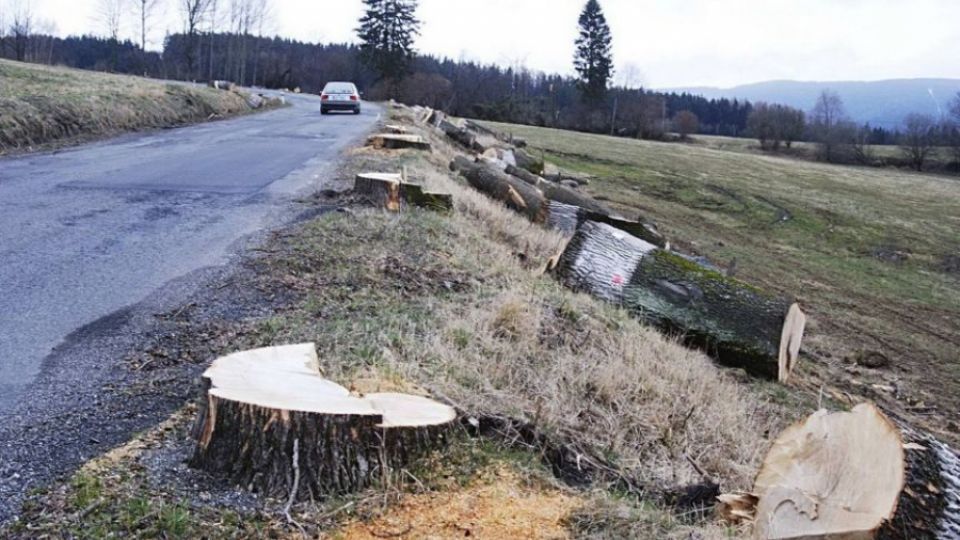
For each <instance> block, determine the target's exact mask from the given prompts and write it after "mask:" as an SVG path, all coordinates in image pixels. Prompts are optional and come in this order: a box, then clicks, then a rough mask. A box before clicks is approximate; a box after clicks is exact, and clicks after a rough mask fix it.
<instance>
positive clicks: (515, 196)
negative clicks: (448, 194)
mask: <svg viewBox="0 0 960 540" xmlns="http://www.w3.org/2000/svg"><path fill="white" fill-rule="evenodd" d="M450 170H452V171H457V172H459V173H460V174H461V175H462V176H463V177H464V178H466V179H467V182H468V183H469V184H470V185H471V186H472V187H473V188H474V189H476V190H477V191H479V192H481V193H484V194H486V195H487V196H489V197H491V198H493V199H496V200H498V201H500V202H502V203H504V204H506V205H507V207H509V208H511V209H513V210H516V211H517V212H520V213H522V214H524V215H525V216H527V218H528V219H529V220H530V221H533V222H534V223H544V222H545V220H546V217H547V199H546V197H544V196H543V193H542V192H541V191H540V190H538V189H537V188H535V187H533V186H531V185H529V184H527V183H526V182H524V181H522V180H520V179H518V178H515V177H513V176H510V175H509V174H506V173H504V172H502V171H499V170H497V169H496V168H494V167H491V166H489V165H487V164H485V163H476V162H473V161H470V160H469V159H467V158H465V157H463V156H457V157H456V158H455V159H454V160H453V161H452V162H451V163H450Z"/></svg>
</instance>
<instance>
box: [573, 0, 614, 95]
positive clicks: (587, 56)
mask: <svg viewBox="0 0 960 540" xmlns="http://www.w3.org/2000/svg"><path fill="white" fill-rule="evenodd" d="M612 42H613V37H612V36H611V34H610V26H609V25H607V18H606V17H605V16H604V15H603V10H602V9H601V8H600V3H599V2H598V1H597V0H587V5H586V6H584V8H583V13H581V14H580V37H578V38H577V53H576V57H575V58H574V61H573V63H574V67H576V69H577V73H579V74H580V91H581V92H582V93H583V97H584V99H585V100H586V101H588V102H593V103H596V102H598V101H600V100H602V99H603V97H604V96H605V95H606V93H607V83H608V82H609V81H610V78H611V77H612V76H613V54H612V52H611V43H612Z"/></svg>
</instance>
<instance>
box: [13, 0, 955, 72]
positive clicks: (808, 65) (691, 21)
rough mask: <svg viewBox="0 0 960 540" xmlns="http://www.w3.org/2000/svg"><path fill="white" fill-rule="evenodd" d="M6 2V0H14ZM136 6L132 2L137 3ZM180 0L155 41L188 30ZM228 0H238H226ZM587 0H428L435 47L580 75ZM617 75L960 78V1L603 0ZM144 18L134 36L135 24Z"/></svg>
mask: <svg viewBox="0 0 960 540" xmlns="http://www.w3.org/2000/svg"><path fill="white" fill-rule="evenodd" d="M3 1H4V0H0V2H3ZM7 1H21V2H23V1H29V2H31V3H32V4H33V9H34V11H35V12H36V13H37V15H38V17H39V18H41V19H45V20H47V21H51V22H53V23H54V24H55V25H56V29H57V32H58V33H59V34H61V35H62V34H76V33H103V28H102V26H103V25H102V24H100V22H99V20H98V17H97V16H96V13H97V5H98V3H99V2H100V1H102V0H7ZM126 1H127V2H130V1H131V0H126ZM161 1H163V2H166V3H167V4H169V7H168V8H167V10H166V11H167V12H166V14H165V15H164V17H163V18H162V20H161V21H160V22H158V25H157V32H156V33H155V35H154V36H153V37H152V41H153V43H154V45H153V46H154V47H157V46H159V44H160V42H161V41H162V38H163V34H164V32H165V31H168V30H169V31H176V30H177V29H178V28H179V22H178V21H179V14H178V12H177V8H176V6H177V5H178V4H179V2H180V1H181V0H161ZM219 1H220V2H221V4H224V3H226V2H228V1H229V0H219ZM271 1H272V3H273V20H272V24H271V27H272V30H273V32H274V33H279V34H281V35H284V36H289V37H293V38H297V39H301V40H308V41H318V40H321V41H326V42H330V41H335V42H344V41H352V40H353V39H354V34H353V29H354V27H355V26H356V20H357V18H358V17H359V15H360V13H361V10H362V5H361V1H360V0H271ZM583 4H584V0H421V1H420V10H419V15H420V18H421V19H422V20H423V32H422V35H421V36H420V38H419V40H418V41H417V46H418V48H419V50H421V51H422V52H425V53H431V54H436V55H444V56H449V57H453V58H465V59H472V60H480V61H484V62H496V63H500V64H518V63H520V64H523V65H525V66H526V67H528V68H530V69H534V70H541V71H548V72H560V73H569V72H570V71H571V69H572V68H571V59H572V55H573V40H574V38H575V37H576V32H577V27H576V22H577V16H578V15H579V12H580V10H581V9H582V7H583ZM601 5H602V6H603V8H604V10H605V12H606V14H607V18H608V20H609V22H610V26H611V28H612V30H613V36H614V56H615V62H616V65H617V66H618V68H619V75H618V80H620V81H621V82H623V77H626V78H628V79H630V80H629V81H626V82H631V83H642V84H644V85H645V86H650V87H659V88H663V87H676V86H721V87H728V86H733V85H737V84H742V83H749V82H758V81H764V80H770V79H796V80H816V81H829V80H876V79H888V78H910V77H951V78H960V60H958V58H960V25H958V21H960V0H601ZM132 19H133V18H132V17H130V18H129V20H128V21H127V25H126V28H125V32H124V33H125V34H127V35H130V36H132V35H133V33H134V30H135V27H134V24H133V20H132Z"/></svg>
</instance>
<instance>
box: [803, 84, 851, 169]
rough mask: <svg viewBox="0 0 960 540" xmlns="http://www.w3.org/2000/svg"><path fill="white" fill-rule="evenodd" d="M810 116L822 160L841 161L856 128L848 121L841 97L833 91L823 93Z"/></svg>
mask: <svg viewBox="0 0 960 540" xmlns="http://www.w3.org/2000/svg"><path fill="white" fill-rule="evenodd" d="M810 116H811V129H812V132H813V137H814V140H816V142H817V143H818V145H819V157H820V159H823V160H825V161H830V162H833V161H841V158H842V157H843V153H844V147H845V146H846V145H847V144H848V143H849V142H850V140H851V139H852V136H853V133H854V132H855V129H856V128H855V127H854V126H853V124H851V123H850V121H849V120H848V119H847V115H846V111H845V110H844V107H843V100H842V99H840V95H839V94H837V93H836V92H834V91H832V90H824V91H823V92H821V93H820V97H819V98H817V103H816V105H814V107H813V111H811V113H810Z"/></svg>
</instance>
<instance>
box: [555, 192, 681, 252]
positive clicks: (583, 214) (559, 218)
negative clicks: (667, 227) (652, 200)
mask: <svg viewBox="0 0 960 540" xmlns="http://www.w3.org/2000/svg"><path fill="white" fill-rule="evenodd" d="M587 221H595V222H597V223H606V224H607V225H610V226H611V227H613V228H615V229H619V230H621V231H624V232H627V233H629V234H631V235H633V236H636V237H637V238H639V239H641V240H644V241H646V242H649V243H651V244H653V245H655V246H657V247H660V248H665V249H666V248H668V246H669V243H668V242H667V239H666V238H664V236H663V235H662V234H660V231H658V230H657V227H656V226H655V225H653V224H652V223H649V222H645V221H633V220H629V219H626V218H623V217H620V216H616V215H610V214H607V213H603V212H593V211H590V210H587V209H585V208H581V207H579V206H575V205H570V204H565V203H562V202H557V201H550V203H549V213H548V218H547V224H548V225H549V226H550V227H551V228H553V229H556V230H558V231H562V232H564V233H567V234H570V235H573V234H575V233H576V232H577V229H578V228H579V227H580V226H581V225H583V224H584V223H586V222H587Z"/></svg>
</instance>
